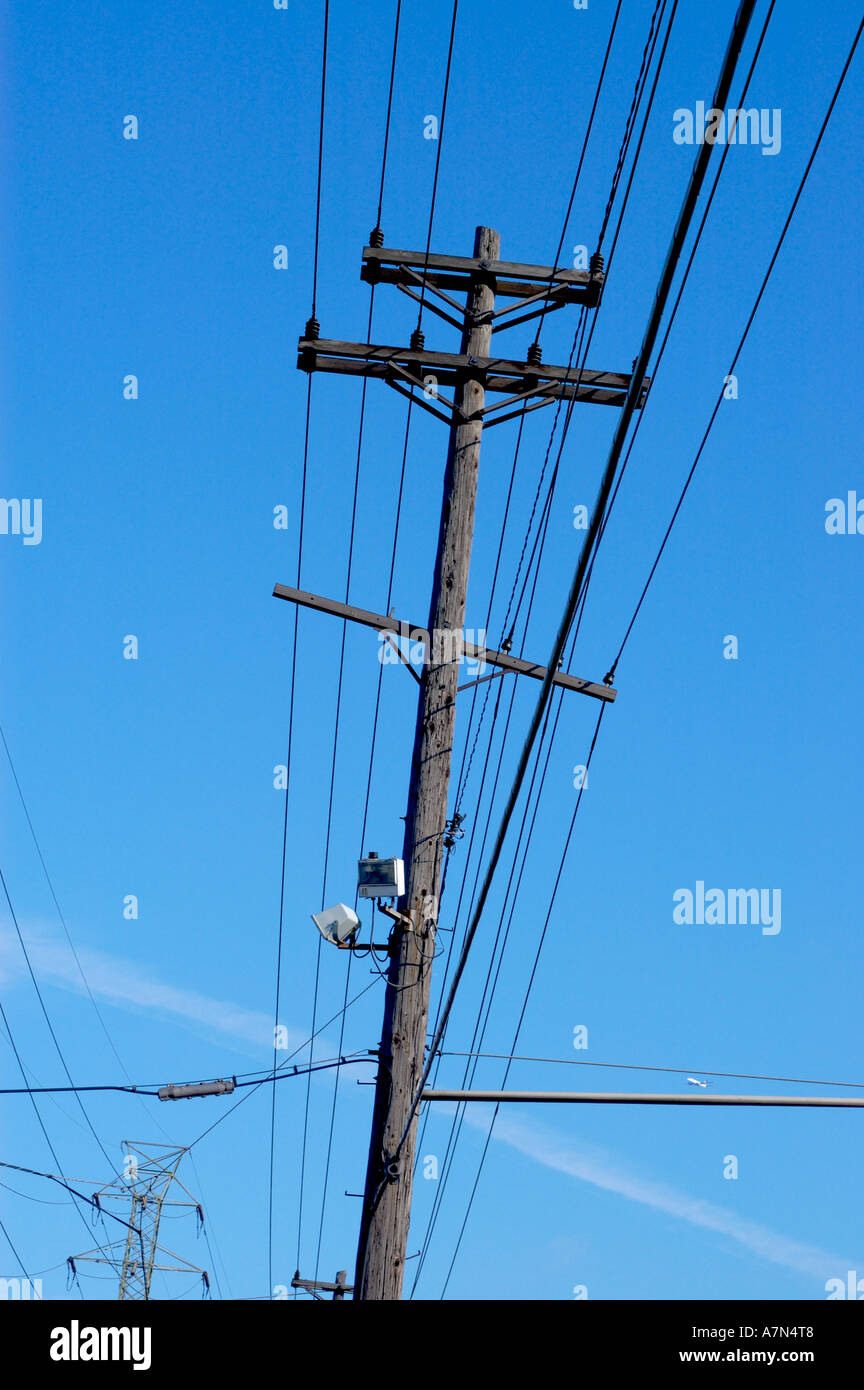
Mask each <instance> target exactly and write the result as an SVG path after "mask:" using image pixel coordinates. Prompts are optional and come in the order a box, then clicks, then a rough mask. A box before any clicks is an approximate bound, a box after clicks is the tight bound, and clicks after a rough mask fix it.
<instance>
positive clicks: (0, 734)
mask: <svg viewBox="0 0 864 1390" xmlns="http://www.w3.org/2000/svg"><path fill="white" fill-rule="evenodd" d="M0 739H2V741H3V748H4V750H5V753H6V758H7V760H8V763H9V770H10V772H11V773H12V778H13V781H14V782H15V787H16V790H17V792H18V796H19V799H20V801H21V806H22V808H23V811H24V816H25V818H26V821H27V825H28V827H29V830H30V834H31V836H32V839H33V844H34V846H35V848H36V853H37V855H38V856H39V863H40V864H41V865H42V872H43V873H44V875H45V881H46V883H47V884H48V889H49V892H50V893H51V897H52V899H53V901H54V906H55V907H56V909H57V916H58V917H59V918H60V924H61V926H62V927H63V931H64V933H65V936H66V940H67V941H68V943H69V949H70V951H71V952H72V956H73V959H74V961H75V964H76V966H77V967H78V973H79V975H80V976H81V983H82V984H83V986H84V988H85V990H86V991H87V995H88V998H89V999H90V1003H91V1004H92V1005H93V1010H94V1012H95V1014H96V1017H97V1018H98V1020H99V1023H100V1024H101V1027H102V1031H103V1033H104V1034H105V1036H106V1038H107V1039H108V1042H109V1044H110V1047H111V1051H112V1052H113V1053H114V1056H115V1057H116V1058H117V1061H118V1063H119V1064H120V1069H121V1071H123V1073H124V1075H127V1076H128V1072H127V1071H126V1068H125V1066H124V1065H123V1059H122V1057H121V1056H120V1053H119V1052H118V1051H117V1048H116V1046H115V1044H114V1039H113V1038H112V1036H111V1034H110V1033H109V1031H108V1027H107V1025H106V1023H105V1020H104V1018H103V1017H102V1013H101V1011H100V1009H99V1005H98V1004H97V1003H96V999H95V997H94V995H93V991H92V990H91V988H90V984H89V981H88V979H87V976H86V975H85V973H84V967H83V966H82V964H81V961H80V960H79V958H78V952H77V951H76V950H75V945H74V942H73V941H72V937H71V935H70V932H69V928H68V926H67V924H66V918H65V917H64V915H63V910H62V908H61V907H60V902H59V900H58V897H57V894H56V892H55V890H54V884H53V882H52V879H51V875H50V873H49V872H48V865H47V864H46V862H45V857H44V855H43V853H42V847H41V845H40V843H39V839H38V837H37V835H36V828H35V826H34V824H33V821H32V819H31V817H30V811H29V810H28V807H27V802H26V801H25V799H24V791H23V789H22V787H21V783H20V781H19V780H18V773H17V771H16V769H15V764H14V762H13V761H12V754H11V752H10V749H9V744H8V742H7V740H6V734H5V732H4V730H3V726H2V725H0Z"/></svg>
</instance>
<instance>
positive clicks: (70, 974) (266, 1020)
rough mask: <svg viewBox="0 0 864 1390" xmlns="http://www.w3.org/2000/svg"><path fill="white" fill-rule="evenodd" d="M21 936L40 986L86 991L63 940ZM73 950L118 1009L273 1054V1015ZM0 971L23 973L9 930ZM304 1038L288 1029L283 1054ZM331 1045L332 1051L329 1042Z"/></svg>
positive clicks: (322, 1045) (319, 1050)
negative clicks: (153, 1015) (42, 984)
mask: <svg viewBox="0 0 864 1390" xmlns="http://www.w3.org/2000/svg"><path fill="white" fill-rule="evenodd" d="M23 934H24V939H25V941H26V943H27V950H28V953H29V955H30V959H31V961H32V963H33V969H34V970H35V972H36V975H37V977H38V978H39V980H40V982H43V983H44V982H47V983H50V984H53V985H56V986H58V987H59V988H61V989H66V990H70V991H72V992H74V993H80V994H84V993H85V990H84V986H83V984H82V982H81V974H80V972H79V970H78V967H77V965H76V964H75V960H74V958H73V956H72V953H71V951H70V950H69V945H68V943H67V942H66V940H65V939H64V938H59V937H55V936H53V935H49V934H48V933H47V932H43V931H35V930H33V929H32V928H28V929H25V931H24V933H23ZM76 950H77V953H78V959H79V960H80V962H81V966H82V968H83V970H84V974H85V975H86V977H87V983H88V984H89V986H90V989H91V991H92V993H93V995H94V997H95V998H96V999H97V1000H102V1001H105V1002H107V1003H110V1004H114V1005H116V1006H117V1007H119V1008H122V1009H127V1010H132V1011H134V1012H139V1013H140V1012H146V1013H151V1014H155V1015H156V1016H158V1017H161V1018H170V1019H173V1020H174V1021H175V1022H178V1023H181V1024H183V1025H185V1026H186V1027H190V1028H192V1029H193V1030H194V1031H195V1032H197V1033H199V1034H201V1035H203V1036H206V1037H208V1038H210V1039H213V1037H214V1035H221V1037H222V1038H223V1039H225V1038H232V1039H234V1040H235V1042H239V1043H242V1044H244V1047H243V1051H245V1052H248V1051H249V1044H252V1045H253V1051H254V1053H255V1055H256V1056H257V1057H259V1058H260V1057H262V1055H263V1056H264V1057H266V1058H267V1060H268V1061H269V1058H270V1056H272V1046H273V1042H272V1040H273V1018H272V1016H271V1015H267V1014H265V1013H263V1012H260V1011H257V1010H254V1009H245V1008H243V1007H242V1006H241V1005H239V1004H234V1003H232V1002H230V1001H229V1000H226V999H214V998H212V997H211V996H209V995H206V994H201V993H200V992H199V991H198V990H193V989H187V988H185V987H183V986H179V985H174V984H171V983H169V982H168V981H166V980H163V979H160V978H159V977H158V976H157V975H156V974H155V973H154V972H153V971H151V970H149V969H147V968H145V967H144V966H141V965H139V964H137V962H135V961H131V960H126V959H124V958H123V957H122V956H114V955H110V954H108V953H107V952H104V951H94V950H90V949H87V948H82V947H77V946H76ZM0 967H2V974H3V976H4V977H5V978H6V979H9V980H12V979H17V978H18V977H19V976H20V975H21V973H22V971H24V969H25V966H24V963H23V961H22V960H21V952H20V947H19V945H18V942H17V939H16V938H15V936H14V933H13V931H12V929H11V928H8V929H3V930H0ZM305 1040H306V1035H304V1034H303V1033H302V1032H301V1031H300V1030H298V1029H295V1028H286V1041H287V1051H289V1052H292V1051H293V1050H294V1049H295V1048H297V1047H300V1046H301V1044H302V1043H303V1042H304V1041H305ZM330 1046H331V1048H332V1043H331V1044H330ZM326 1047H327V1044H326V1042H325V1040H324V1039H323V1037H322V1038H319V1039H318V1040H317V1041H316V1047H315V1052H316V1055H317V1056H324V1055H327V1054H326Z"/></svg>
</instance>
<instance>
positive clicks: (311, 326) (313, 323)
mask: <svg viewBox="0 0 864 1390" xmlns="http://www.w3.org/2000/svg"><path fill="white" fill-rule="evenodd" d="M329 22H330V0H324V35H323V42H322V52H321V102H320V114H319V121H318V171H317V179H316V188H315V238H314V253H313V263H312V313H311V316H310V319H309V322H308V323H307V326H306V327H307V332H309V331H311V332H312V333H313V334H314V336H317V332H318V328H317V320H316V317H315V311H316V304H317V296H318V250H319V242H320V233H321V183H322V173H323V166H324V112H325V101H326V88H327V37H328V31H329ZM311 414H312V374H311V373H310V374H309V380H308V382H307V386H306V419H305V425H304V430H303V470H302V480H301V491H300V522H299V535H298V546H297V585H298V588H299V586H300V577H301V569H302V562H303V531H304V525H305V514H306V481H307V476H308V469H309V429H310V421H311ZM299 623H300V615H299V612H296V611H295V614H294V629H293V637H292V652H291V685H290V693H289V703H288V761H287V763H286V771H285V804H284V809H283V821H282V869H281V876H280V889H279V930H278V937H277V948H276V1001H275V1008H274V1025H273V1071H274V1075H275V1072H276V1052H277V1029H278V1026H279V1007H280V999H281V987H282V938H283V932H284V920H285V868H286V862H287V853H288V804H289V797H290V792H291V754H292V750H293V742H294V696H295V685H296V677H297V638H298V628H299ZM320 946H321V943H320V941H319V943H318V947H319V949H318V957H317V965H316V972H315V1002H314V1004H313V1024H312V1027H313V1037H314V1029H315V1022H314V1019H315V1012H314V1011H315V1007H316V1006H317V997H318V972H319V967H320V960H321V955H320ZM310 1055H311V1054H310ZM307 1118H308V1102H307ZM275 1163H276V1088H275V1086H274V1088H273V1091H272V1093H271V1108H270V1154H269V1164H270V1169H269V1180H268V1201H267V1210H268V1215H267V1230H268V1235H267V1248H268V1260H267V1262H268V1280H269V1285H268V1286H269V1288H270V1289H271V1290H272V1287H273V1186H274V1177H275ZM305 1168H306V1125H305V1123H304V1131H303V1158H302V1163H301V1173H300V1199H299V1201H300V1209H299V1215H298V1225H297V1246H298V1258H299V1246H300V1230H301V1227H302V1220H303V1182H304V1176H305Z"/></svg>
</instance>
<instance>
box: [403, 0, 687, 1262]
mask: <svg viewBox="0 0 864 1390" xmlns="http://www.w3.org/2000/svg"><path fill="white" fill-rule="evenodd" d="M658 8H659V7H655V11H654V14H653V15H652V21H651V25H650V28H649V33H648V36H647V38H646V40H645V45H644V48H643V53H642V60H641V64H640V69H639V76H638V78H637V81H636V84H635V87H634V92H633V97H632V99H631V105H630V110H629V112H628V116H627V121H626V124H625V130H624V134H623V136H622V140H621V145H620V149H619V154H618V160H617V164H616V171H615V175H614V176H613V181H612V189H611V191H610V196H609V199H608V200H607V219H606V220H607V222H608V210H609V209H610V208H611V206H612V205H613V203H614V196H615V190H616V189H617V186H618V182H619V179H620V172H621V170H622V169H623V167H624V164H625V162H626V155H627V151H628V149H629V146H630V142H631V139H632V134H633V130H634V128H635V118H636V115H637V113H638V108H639V106H640V105H641V101H642V96H643V94H644V91H645V87H646V85H647V81H648V75H649V72H650V69H651V64H652V62H653V57H654V52H655V49H656V45H657V41H658V39H659V34H660V28H661V25H662V18H663V14H664V12H665V3H664V5H663V8H662V9H660V22H659V23H658V24H657V26H656V30H655V20H656V19H657V13H658ZM676 10H677V0H675V3H674V4H673V6H672V9H671V12H670V16H669V20H668V23H667V26H666V34H665V38H664V41H663V46H662V49H661V52H660V57H659V60H658V63H657V67H656V71H655V75H654V80H653V84H652V88H651V92H650V95H649V99H648V103H647V106H646V109H645V113H644V115H643V118H642V126H641V132H640V136H639V141H638V143H637V147H636V153H635V156H634V160H633V165H632V168H631V172H630V176H629V179H628V183H627V187H626V189H625V193H624V200H623V203H622V206H621V210H620V212H619V215H618V220H617V224H616V231H615V237H614V239H613V243H612V249H611V251H610V255H609V269H610V270H611V266H612V262H613V260H614V255H615V248H616V246H617V242H618V236H619V234H620V230H621V226H622V223H623V219H624V215H625V212H626V208H627V203H628V200H629V196H630V190H631V188H632V184H633V178H634V175H635V171H636V166H637V164H638V160H639V154H640V152H641V148H642V142H643V139H644V136H645V131H646V129H647V125H648V120H649V118H650V115H651V110H652V108H653V103H654V96H655V93H656V90H657V83H658V81H659V76H660V71H661V69H662V66H663V60H664V58H665V54H666V48H667V45H668V42H669V35H670V33H671V29H672V25H673V23H674V19H675V13H676ZM613 33H614V26H613ZM611 37H612V36H611V35H610V41H609V44H607V50H606V56H605V58H604V64H603V69H604V70H605V66H606V60H607V59H608V56H609V47H610V45H611ZM597 96H599V84H598V92H597V93H596V94H595V106H596V100H597ZM583 154H584V146H583ZM580 163H581V156H580ZM596 322H597V315H596V314H595V315H594V318H593V321H592V325H591V332H590V334H589V335H588V341H587V343H585V345H584V349H583V347H582V342H583V341H584V334H585V328H586V326H587V320H586V319H585V317H584V313H583V314H582V315H580V322H579V324H578V325H577V329H576V332H575V334H574V338H573V347H572V348H571V352H570V360H569V362H568V369H569V367H570V365H571V364H572V361H573V358H574V356H578V359H579V368H578V370H579V375H580V379H581V374H582V372H583V371H584V369H585V364H586V362H587V357H588V352H589V351H590V345H591V340H592V338H593V334H594V329H595V326H596ZM577 344H578V353H577ZM573 405H574V402H573V401H572V400H571V401H570V402H569V403H568V409H567V412H566V414H565V419H564V426H563V429H562V435H561V441H560V443H559V447H558V453H557V457H556V461H555V466H554V470H553V474H552V477H551V479H550V483H549V489H548V492H547V497H546V501H545V503H544V507H543V513H542V515H541V522H540V530H539V532H538V536H537V538H536V539H535V542H534V547H533V548H532V554H531V558H530V560H529V564H528V569H527V571H526V575H525V580H524V581H523V586H522V592H521V595H520V598H519V602H518V604H517V608H516V613H517V616H518V613H519V610H520V608H521V606H522V602H523V599H524V597H525V593H526V590H527V585H528V583H529V582H530V581H531V573H532V569H533V583H532V588H531V597H530V601H529V604H528V609H527V613H526V616H525V632H526V633H527V630H528V625H529V622H530V616H531V612H532V610H533V606H534V597H535V594H536V589H537V583H538V579H539V572H540V564H541V560H542V554H543V549H544V547H545V542H546V535H547V533H548V524H549V517H550V515H551V501H552V496H553V493H554V488H555V484H556V481H557V477H558V472H559V467H560V463H561V458H562V454H563V448H564V443H565V440H566V437H567V433H568V431H569V427H570V423H571V418H572V411H573ZM560 407H561V402H560V401H559V403H558V406H557V407H556V411H555V417H554V420H553V424H552V430H551V433H550V438H549V443H548V445H547V449H546V456H545V459H544V463H543V468H542V470H541V475H540V482H539V483H538V487H537V492H536V494H535V499H534V506H533V507H532V513H531V520H529V532H530V529H531V524H532V521H533V516H534V511H535V509H536V505H537V500H538V498H539V494H540V490H541V487H542V481H543V476H544V474H545V471H546V466H547V463H548V460H549V455H550V451H551V447H552V443H553V440H554V436H555V431H556V428H557V424H558V416H559V413H560ZM526 541H527V537H526ZM538 542H539V552H538ZM524 553H525V545H524V544H523V548H522V556H521V557H520V561H519V567H518V569H517V579H516V581H514V585H513V590H512V591H511V596H510V602H509V603H508V609H507V614H506V615H505V620H504V624H503V627H502V632H503V631H504V630H505V629H506V627H507V623H508V621H509V614H510V609H511V607H512V601H513V595H514V593H515V589H516V582H517V581H518V574H519V570H521V565H522V558H523V557H524ZM535 556H536V566H535V563H534V562H535ZM573 645H574V646H575V639H574V643H573ZM571 655H572V650H571ZM515 694H516V691H515V687H514V688H513V689H512V690H511V697H510V708H509V711H508V715H507V722H506V725H505V731H504V739H505V741H506V734H507V730H508V729H509V724H510V717H511V714H512V711H513V706H514V701H515ZM487 699H488V695H487ZM499 703H500V690H499V700H498V702H496V718H497V711H498V705H499ZM484 707H485V702H484ZM558 708H559V712H560V701H559V707H558ZM557 721H558V715H557V714H556V719H555V727H556V728H557ZM493 731H494V723H493ZM491 737H492V734H491V732H490V744H489V748H488V750H487V755H486V756H487V762H488V758H489V755H490V753H491ZM553 738H554V730H553ZM550 749H551V745H550ZM539 756H540V755H539V754H538V766H539ZM547 765H548V755H547ZM498 771H499V773H500V766H499V770H498ZM535 771H536V770H535ZM545 775H546V773H545V768H544V773H543V778H542V779H541V784H540V791H542V787H543V784H544V782H545ZM484 780H485V768H484ZM497 783H498V773H496V778H495V786H494V787H493V791H492V796H491V798H490V804H489V812H488V815H487V825H486V830H485V831H484V835H483V842H482V845H481V851H480V853H481V856H482V853H483V850H484V849H485V843H486V835H487V833H488V825H489V820H490V818H491V814H492V808H493V804H494V798H495V794H496V791H497ZM532 786H533V778H532ZM539 795H540V792H538V801H539ZM529 798H530V793H529ZM526 814H527V809H526ZM535 817H536V811H535ZM524 824H525V819H524V817H523V829H524ZM532 826H533V821H532ZM521 835H522V831H521V830H520V841H521ZM529 842H530V832H529ZM472 844H473V831H472ZM527 851H528V845H527V844H526V849H525V853H526V855H527ZM518 852H519V849H518V845H517V848H516V850H515V851H514V865H515V856H517V855H518ZM470 854H471V847H470V846H469V860H470ZM523 862H524V861H523ZM467 870H468V863H467V862H466V866H465V874H463V890H464V884H465V875H467ZM478 876H479V864H478V869H477V875H475V887H474V892H473V893H472V903H473V899H474V895H475V894H476V884H477V877H478ZM520 881H521V875H520ZM510 882H511V883H512V871H511V878H510ZM517 891H518V890H517ZM507 892H508V893H509V885H508V890H507ZM461 898H462V894H461V892H460V904H461ZM505 901H506V895H505ZM458 910H459V909H458V907H457V917H458ZM469 910H470V909H469ZM511 916H512V909H511ZM500 933H501V927H500V925H499V928H498V933H497V935H496V940H495V943H494V946H493V959H494V953H495V951H496V950H497V946H498V941H499V939H500ZM508 933H509V927H508ZM505 941H506V936H505ZM449 963H450V955H449V953H448V959H447V966H446V969H445V977H444V982H442V1001H443V985H444V983H446V976H447V971H448V970H449ZM499 969H500V964H499ZM490 971H491V966H490ZM496 978H497V976H496ZM487 986H488V975H487ZM493 994H494V988H493ZM484 998H485V989H484ZM482 1007H483V1006H482V1004H481V1011H482ZM490 1007H491V1000H490ZM440 1008H441V1003H439V1014H438V1017H440ZM437 1027H438V1023H437V1017H436V1025H435V1030H434V1031H437ZM436 1065H437V1064H436ZM426 1118H427V1117H426V1116H424V1130H425V1120H426ZM455 1125H456V1119H454V1122H453V1126H451V1139H452V1136H453V1132H454V1128H455ZM449 1143H450V1141H449V1140H448V1149H449ZM440 1194H441V1189H440V1188H439V1192H438V1198H439V1200H440ZM421 1263H422V1261H421ZM415 1283H416V1280H415Z"/></svg>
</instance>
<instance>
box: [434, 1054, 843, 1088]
mask: <svg viewBox="0 0 864 1390" xmlns="http://www.w3.org/2000/svg"><path fill="white" fill-rule="evenodd" d="M439 1056H441V1057H479V1058H481V1059H489V1060H491V1061H500V1062H549V1063H551V1064H554V1065H556V1066H565V1067H613V1068H614V1069H615V1070H617V1071H658V1072H660V1071H662V1072H674V1073H675V1074H676V1075H679V1076H692V1075H694V1074H698V1075H699V1076H725V1077H730V1078H731V1077H734V1078H737V1079H739V1080H741V1081H788V1083H789V1084H790V1085H791V1086H848V1087H850V1088H852V1089H853V1090H861V1089H864V1081H814V1079H813V1078H812V1077H807V1076H765V1075H764V1074H761V1073H758V1072H750V1071H708V1070H707V1069H706V1068H705V1067H649V1066H646V1065H645V1064H644V1063H637V1062H589V1061H588V1060H587V1058H582V1057H523V1056H520V1055H518V1054H517V1053H513V1052H450V1051H443V1052H441V1053H439Z"/></svg>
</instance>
